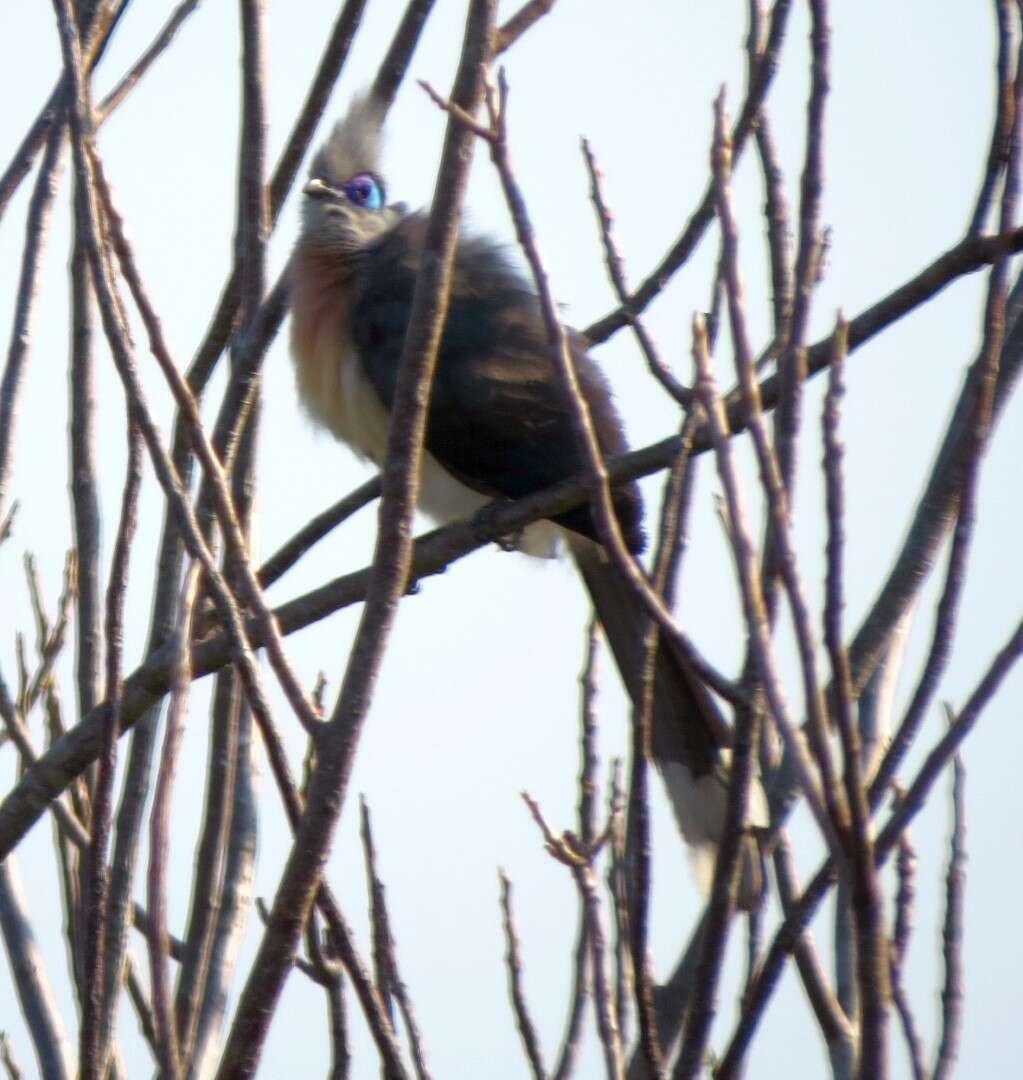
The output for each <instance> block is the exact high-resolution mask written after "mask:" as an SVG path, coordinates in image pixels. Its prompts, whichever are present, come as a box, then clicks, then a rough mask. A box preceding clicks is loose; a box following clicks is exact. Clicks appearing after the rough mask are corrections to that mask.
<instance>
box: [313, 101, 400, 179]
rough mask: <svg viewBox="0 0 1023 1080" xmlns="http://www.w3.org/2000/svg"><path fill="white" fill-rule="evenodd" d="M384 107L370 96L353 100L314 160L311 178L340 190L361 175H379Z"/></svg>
mask: <svg viewBox="0 0 1023 1080" xmlns="http://www.w3.org/2000/svg"><path fill="white" fill-rule="evenodd" d="M383 123H384V108H383V106H382V105H381V104H380V102H379V101H377V100H376V98H374V97H372V96H371V95H370V94H360V95H359V96H358V97H355V98H353V99H352V103H351V105H349V107H348V113H347V114H346V115H345V116H344V118H343V119H341V120H339V121H338V122H337V123H336V124H335V125H334V130H333V131H332V132H331V133H330V137H329V138H328V139H327V141H326V142H325V143H324V144H323V146H322V147H320V149H319V151H318V152H317V154H316V156H315V157H314V158H313V162H312V167H311V168H310V170H309V175H310V176H312V177H314V178H316V179H320V180H323V181H325V182H326V183H328V184H330V185H332V186H334V187H338V186H340V185H341V184H343V183H344V182H345V181H346V180H348V179H349V178H350V177H352V176H355V175H356V174H357V173H362V172H368V173H378V172H379V165H380V147H381V143H382V141H383V139H382V134H383Z"/></svg>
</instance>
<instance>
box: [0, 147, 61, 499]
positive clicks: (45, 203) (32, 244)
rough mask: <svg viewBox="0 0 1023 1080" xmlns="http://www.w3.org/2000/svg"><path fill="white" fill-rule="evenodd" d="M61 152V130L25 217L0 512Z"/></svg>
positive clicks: (6, 382) (4, 404) (1, 404)
mask: <svg viewBox="0 0 1023 1080" xmlns="http://www.w3.org/2000/svg"><path fill="white" fill-rule="evenodd" d="M63 149H64V135H63V131H58V132H55V133H53V134H51V136H50V139H49V141H48V142H47V144H46V155H45V157H44V158H43V162H42V164H41V165H40V167H39V176H38V177H37V178H36V183H35V187H34V188H33V190H32V198H31V200H30V201H29V205H28V213H27V214H26V216H25V247H24V251H23V254H22V258H21V272H20V274H19V277H18V291H17V298H16V300H15V307H14V318H13V320H12V323H11V342H10V345H9V346H8V349H7V361H6V363H5V365H4V374H3V379H2V380H0V510H3V509H4V500H5V495H6V492H7V485H8V483H9V481H10V476H11V469H12V467H13V456H14V430H15V424H16V422H17V418H18V399H19V397H20V390H21V386H22V381H23V378H24V373H25V365H26V363H27V361H28V347H29V342H30V341H31V337H32V322H33V317H34V315H35V310H36V298H37V295H38V278H39V270H40V266H41V263H42V256H43V252H44V250H45V247H46V237H47V233H48V232H49V226H50V215H51V212H52V210H53V199H54V196H55V195H56V194H57V184H58V182H59V179H60V159H61V152H62V151H63Z"/></svg>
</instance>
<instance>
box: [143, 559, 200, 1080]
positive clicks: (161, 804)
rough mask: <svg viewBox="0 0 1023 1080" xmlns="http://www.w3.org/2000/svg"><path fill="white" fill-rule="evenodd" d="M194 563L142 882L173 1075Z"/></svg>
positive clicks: (164, 1068) (171, 1078)
mask: <svg viewBox="0 0 1023 1080" xmlns="http://www.w3.org/2000/svg"><path fill="white" fill-rule="evenodd" d="M199 569H200V567H199V564H198V563H193V564H192V566H191V568H190V569H189V571H188V573H187V574H186V575H185V584H184V587H183V589H182V591H181V607H180V614H179V622H178V639H177V643H176V648H177V663H176V664H175V673H174V687H173V690H172V692H171V702H170V708H169V709H168V710H167V730H166V731H165V732H164V741H163V752H162V753H161V756H160V767H159V770H158V772H157V776H156V788H155V790H154V792H153V809H152V815H151V817H150V825H149V872H148V875H147V885H146V904H147V907H148V909H149V933H148V943H149V970H150V981H151V983H152V987H153V1021H154V1027H155V1029H156V1044H157V1050H158V1052H159V1065H160V1073H161V1076H164V1077H166V1078H167V1080H178V1077H180V1076H181V1075H182V1068H181V1067H182V1061H181V1047H180V1043H179V1040H178V1030H177V1025H176V1024H175V1022H174V1013H173V1009H172V1003H171V994H170V978H169V972H168V970H167V952H168V948H167V945H168V938H167V881H166V871H167V859H168V854H169V850H170V829H169V825H170V809H171V795H172V793H173V790H174V773H175V771H176V769H177V759H178V751H179V750H180V747H181V739H182V737H183V735H184V731H185V717H186V716H187V713H188V690H189V685H190V684H191V681H192V670H191V649H190V647H189V644H190V640H191V626H192V610H193V607H194V604H195V597H196V590H197V588H198V583H199Z"/></svg>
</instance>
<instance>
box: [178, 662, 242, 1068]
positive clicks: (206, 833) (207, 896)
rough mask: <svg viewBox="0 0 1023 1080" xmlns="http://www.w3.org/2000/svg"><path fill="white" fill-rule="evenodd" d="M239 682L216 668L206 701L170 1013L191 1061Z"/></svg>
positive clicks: (216, 905)
mask: <svg viewBox="0 0 1023 1080" xmlns="http://www.w3.org/2000/svg"><path fill="white" fill-rule="evenodd" d="M240 707H241V687H240V685H239V682H238V678H237V675H236V674H235V673H234V671H233V670H231V669H228V670H226V671H220V672H218V673H217V677H216V682H215V683H214V688H213V696H212V701H211V703H210V738H209V754H208V758H207V762H208V764H207V768H206V805H205V809H204V812H203V824H202V832H201V835H200V839H199V845H198V850H197V852H196V858H195V864H194V871H193V875H192V879H193V880H192V901H191V910H190V913H189V919H188V929H187V931H186V934H185V943H186V951H185V955H184V956H183V957H182V961H181V966H180V968H179V971H178V985H177V990H176V992H175V997H174V1018H175V1022H176V1024H177V1029H178V1040H179V1042H180V1045H181V1059H182V1061H183V1062H188V1063H191V1061H192V1055H193V1050H194V1046H195V1040H196V1034H197V1029H198V1022H199V1017H200V1014H201V1010H202V1005H203V999H204V995H205V991H206V988H207V985H208V984H207V979H208V976H209V968H210V961H211V955H212V950H213V943H214V935H215V932H216V927H217V924H218V921H219V915H220V912H221V910H222V904H223V901H224V893H225V891H226V889H227V888H228V884H227V882H226V881H225V868H226V860H227V856H226V850H227V844H228V837H229V836H230V833H231V829H232V827H233V824H234V822H233V815H232V813H231V810H232V803H233V801H234V795H235V780H236V775H237V768H238V765H239V750H238V726H239V709H240Z"/></svg>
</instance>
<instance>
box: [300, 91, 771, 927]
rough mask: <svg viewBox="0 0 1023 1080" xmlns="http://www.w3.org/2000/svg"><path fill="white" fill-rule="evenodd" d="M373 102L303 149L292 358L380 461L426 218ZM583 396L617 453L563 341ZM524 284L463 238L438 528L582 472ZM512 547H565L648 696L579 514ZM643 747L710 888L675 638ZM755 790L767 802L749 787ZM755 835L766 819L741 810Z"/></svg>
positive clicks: (436, 477) (425, 471) (444, 394)
mask: <svg viewBox="0 0 1023 1080" xmlns="http://www.w3.org/2000/svg"><path fill="white" fill-rule="evenodd" d="M383 121H384V108H383V106H382V105H381V104H380V103H379V102H378V101H376V100H375V99H374V98H373V97H372V96H371V95H364V96H358V97H355V98H354V99H353V100H352V102H351V104H350V106H349V109H348V111H347V113H346V115H345V116H344V117H343V118H342V119H341V120H339V121H338V122H337V124H336V125H335V126H334V128H333V130H332V131H331V133H330V135H329V136H328V138H327V139H326V141H325V142H324V144H323V145H322V146H321V147H320V149H319V150H318V152H317V153H316V154H315V155H314V157H313V159H312V162H311V166H310V169H309V180H308V182H307V184H306V185H305V187H304V188H303V201H302V207H301V226H300V229H299V235H298V239H297V241H296V244H295V249H294V252H293V255H292V262H291V274H292V278H291V353H292V358H293V361H294V368H295V376H296V386H297V392H298V397H299V400H300V402H301V404H302V406H303V408H304V410H305V412H306V413H307V414H308V416H309V417H310V418H311V420H312V421H313V422H314V423H315V424H317V425H319V426H321V427H324V428H326V429H327V430H328V431H330V432H331V434H333V435H334V436H335V437H336V438H337V439H339V440H340V441H341V442H343V443H345V444H347V445H348V446H349V447H350V448H351V449H352V450H354V451H355V453H356V454H357V455H359V456H360V457H362V458H363V459H366V460H368V461H370V462H372V463H374V464H375V465H377V466H378V467H382V466H383V465H384V461H385V458H386V452H387V439H388V426H389V412H388V410H389V408H390V406H391V403H392V401H393V399H394V394H395V386H396V383H397V377H398V366H399V361H400V358H401V353H402V347H403V343H404V338H405V331H406V328H407V326H408V322H409V316H410V312H411V307H412V296H413V292H414V289H415V283H416V276H417V272H418V269H419V261H420V258H421V252H422V248H423V243H424V238H425V233H426V226H427V214H426V213H425V212H423V211H409V209H408V207H407V206H406V205H405V204H403V203H391V202H388V194H387V187H386V184H385V181H384V178H383V176H382V174H381V171H380V159H381V150H382V136H383ZM569 343H570V351H571V358H572V362H573V365H574V367H575V371H576V376H577V378H578V381H579V386H580V391H581V393H582V396H583V398H584V399H585V401H586V404H587V406H588V407H589V411H590V414H591V419H592V424H593V427H594V430H595V433H596V436H597V442H598V444H599V446H600V449H601V451H602V452H603V454H604V455H605V456H606V457H613V456H615V455H617V454H621V453H623V452H625V451H626V450H627V443H626V438H625V433H624V429H623V425H622V421H621V418H620V416H619V414H618V411H617V408H616V405H615V403H614V400H613V397H612V394H611V390H610V387H609V385H608V382H607V380H606V379H605V377H604V375H603V373H602V371H601V370H600V368H599V366H598V365H597V363H596V362H595V361H594V360H593V359H592V358H591V357H590V356H589V355H588V354H587V352H586V339H585V338H584V337H583V336H582V335H581V334H577V333H573V334H570V335H569ZM570 407H571V406H570V403H569V401H568V400H567V398H566V396H565V393H564V391H563V389H562V387H561V385H560V383H559V382H558V377H557V372H556V369H555V365H554V359H553V357H552V353H551V347H550V344H549V341H548V338H547V333H546V329H545V325H544V321H543V317H542V313H541V309H540V303H539V300H538V297H537V295H536V292H535V290H534V289H533V288H532V287H531V286H530V284H529V283H528V282H527V281H526V279H525V278H524V277H523V276H522V274H521V273H520V271H519V270H518V269H517V268H516V267H515V266H514V264H513V263H512V261H511V259H510V258H509V256H508V254H507V251H506V249H505V247H503V246H502V245H501V244H499V243H497V242H495V241H493V240H490V239H488V238H486V237H482V236H478V235H474V234H472V233H470V232H468V231H466V230H463V231H462V232H461V234H460V236H459V240H458V243H457V246H456V251H455V256H454V264H453V275H452V285H451V294H450V298H449V302H448V310H447V315H446V321H445V324H444V328H443V332H442V335H441V341H440V346H439V352H438V356H437V363H436V369H435V374H434V380H433V384H432V388H431V394H430V402H429V409H428V413H427V421H426V434H425V446H424V453H423V458H422V464H421V475H420V495H419V509H420V510H421V511H423V512H424V513H425V514H426V515H427V516H429V517H431V518H432V519H433V520H434V521H436V522H437V523H439V524H445V523H448V522H450V521H453V520H457V519H459V518H464V517H467V516H469V515H471V514H473V513H475V512H476V511H477V510H479V509H480V508H481V507H483V506H484V505H486V504H488V503H489V502H491V501H492V500H494V499H516V498H521V497H523V496H526V495H529V494H531V493H533V492H535V491H539V490H541V489H543V488H546V487H549V486H550V485H552V484H554V483H556V482H558V481H561V480H565V479H569V478H573V477H578V476H580V475H581V474H583V472H584V463H583V457H582V453H581V450H580V447H579V445H578V443H577V442H576V438H575V433H574V430H573V425H572V423H571V422H570V415H571V414H570ZM612 498H613V506H614V510H615V513H616V515H617V518H618V524H619V526H620V529H621V533H622V536H623V539H624V541H625V545H626V547H627V548H628V550H629V551H630V552H631V553H632V554H634V555H638V554H640V553H641V552H642V551H643V548H644V545H645V534H644V529H643V505H642V497H641V494H640V489H639V486H638V485H637V484H636V483H635V481H630V482H626V483H622V484H618V485H617V486H616V487H615V488H614V490H613V494H612ZM509 542H510V544H511V545H513V546H514V547H515V548H516V549H518V550H520V551H522V552H523V553H525V554H527V555H530V556H534V557H540V558H551V557H553V556H555V555H556V554H557V552H558V551H559V550H560V548H561V547H566V548H567V549H568V551H569V553H570V554H571V557H572V558H573V560H574V561H575V564H576V566H577V568H578V570H579V573H580V576H581V578H582V580H583V582H584V584H585V586H586V588H587V589H588V591H589V594H590V597H591V599H592V601H593V605H594V610H595V611H596V614H597V617H598V619H599V621H600V623H601V624H602V627H603V630H604V634H605V637H606V639H607V641H608V643H609V645H610V647H611V651H612V654H613V655H614V658H615V661H616V664H617V667H618V669H619V672H620V674H621V677H622V681H623V684H624V686H625V688H626V690H627V692H628V694H629V696H630V698H631V699H632V701H633V703H634V705H638V703H639V701H640V698H641V694H642V692H643V677H642V672H643V666H644V660H645V646H644V639H645V635H646V627H647V625H648V620H647V615H646V613H645V610H644V609H643V607H642V605H641V602H640V600H639V599H638V597H637V596H636V595H635V594H634V593H633V592H632V591H631V589H630V587H629V585H628V583H627V582H626V581H625V580H624V578H623V575H622V573H621V571H620V570H618V569H617V567H616V566H615V564H614V563H613V562H612V560H611V559H610V558H609V556H608V554H607V552H606V551H605V549H604V548H603V546H602V545H601V543H600V538H599V535H598V529H597V523H596V521H595V518H594V514H593V512H592V510H591V508H590V506H589V504H588V503H582V504H580V505H579V506H577V507H575V508H574V509H571V510H568V511H566V512H564V513H560V514H557V515H555V516H554V517H553V519H552V520H550V521H540V522H536V523H534V524H532V525H530V526H528V527H527V528H526V529H525V530H524V531H523V532H522V533H521V534H520V535H518V536H516V537H514V538H510V541H509ZM653 691H654V692H653V707H652V715H651V728H650V754H651V757H652V759H653V761H654V762H655V764H656V766H657V768H658V770H659V772H660V774H661V776H662V778H663V780H664V783H665V785H666V788H667V793H668V796H669V801H670V803H671V806H672V809H673V811H674V815H675V819H676V821H677V824H678V827H679V830H680V832H681V834H682V836H683V838H684V839H685V841H686V842H687V844H688V845H689V849H690V852H691V854H692V856H693V863H694V865H695V867H696V871H697V877H698V878H699V879H700V880H701V882H702V884H703V886H704V888H706V885H707V883H709V880H710V872H711V871H712V869H713V859H714V856H715V852H716V848H717V845H718V842H719V841H720V839H721V835H722V830H723V826H724V815H725V804H726V797H727V783H728V757H729V742H730V731H729V727H728V725H727V723H726V722H725V721H724V719H723V717H722V716H721V713H720V711H719V709H718V707H717V704H716V702H715V700H714V697H713V695H712V694H711V693H710V691H709V690H708V689H707V687H706V686H705V685H704V683H703V682H702V681H701V680H700V679H699V678H698V677H697V675H696V674H695V672H694V671H693V670H692V667H691V666H690V664H689V663H688V662H687V660H686V658H685V657H684V656H683V655H682V654H681V653H680V652H679V651H678V649H677V646H675V645H674V644H673V642H672V641H670V640H668V639H666V636H665V635H664V634H661V635H660V643H659V646H658V650H657V654H656V657H655V669H654V687H653ZM760 794H761V796H762V792H761V793H760ZM751 802H752V804H753V806H754V809H753V810H752V811H751V821H750V825H751V826H756V825H760V824H766V821H761V820H759V818H761V817H762V811H761V810H758V809H757V802H758V800H757V798H756V797H754V799H753V800H751ZM740 858H741V871H740V875H739V888H738V896H737V903H738V905H739V906H740V907H741V908H744V909H746V910H752V909H753V908H755V907H756V906H757V905H758V903H759V900H760V896H761V892H762V876H763V875H762V865H761V855H760V851H759V847H758V843H757V834H756V830H755V829H754V828H752V827H750V828H748V829H747V830H746V832H745V834H744V836H743V842H742V852H741V856H740Z"/></svg>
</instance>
